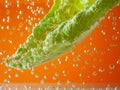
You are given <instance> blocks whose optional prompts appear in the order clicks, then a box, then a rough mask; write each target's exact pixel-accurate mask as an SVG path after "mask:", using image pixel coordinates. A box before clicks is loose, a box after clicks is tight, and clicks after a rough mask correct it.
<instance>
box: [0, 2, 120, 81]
mask: <svg viewBox="0 0 120 90" xmlns="http://www.w3.org/2000/svg"><path fill="white" fill-rule="evenodd" d="M34 2H35V3H34V5H32V4H33V3H32V2H27V1H26V0H21V1H19V3H20V4H18V5H17V2H16V0H9V2H8V3H10V4H9V5H10V6H9V5H8V7H7V6H6V3H5V1H4V0H1V1H0V52H2V55H0V60H1V61H2V58H4V57H6V56H7V55H12V54H13V53H15V51H16V49H17V48H18V47H19V45H20V44H23V43H24V42H25V40H26V38H27V37H28V36H29V34H30V33H31V32H32V28H33V27H34V25H35V23H38V22H39V21H40V20H41V19H42V18H43V17H44V16H45V15H46V14H47V13H48V11H49V10H50V8H51V6H52V4H53V1H52V0H49V2H48V1H47V0H40V1H39V0H34ZM5 6H6V7H7V8H6V7H5ZM37 7H38V8H39V9H40V10H41V12H40V13H38V12H37V10H36V9H37ZM31 8H32V9H31ZM42 10H44V11H42ZM35 13H36V14H35ZM109 16H110V17H109ZM9 17H10V18H9ZM31 18H32V19H31ZM29 20H30V22H29ZM79 55H80V58H81V59H80V61H74V59H75V58H77V57H78V56H79ZM66 56H68V61H65V58H66ZM59 59H60V60H61V61H59V60H58V59H55V60H52V61H50V62H47V63H45V64H43V65H40V66H37V67H35V69H34V72H35V73H34V74H31V70H25V71H24V72H21V71H17V70H14V69H12V70H11V71H8V68H7V67H6V66H5V65H4V64H2V65H0V83H4V81H5V79H7V80H9V81H10V82H11V83H25V82H26V83H39V82H41V80H44V81H45V82H48V83H54V82H57V81H61V82H66V81H67V80H69V81H71V82H73V83H82V82H85V83H120V64H119V60H120V6H117V7H115V8H114V9H113V10H112V11H110V12H109V13H108V14H107V15H106V17H105V18H104V19H103V20H102V22H101V23H100V25H99V26H98V27H97V28H96V29H95V30H94V31H93V33H92V34H91V35H89V36H88V37H87V38H86V39H85V40H84V41H82V43H80V44H79V45H76V47H75V49H74V53H71V52H68V53H66V54H65V55H63V56H61V57H60V58H59ZM53 62H54V63H55V65H53V64H52V63H53ZM60 63H61V64H60ZM45 66H47V67H48V70H44V68H45ZM6 70H7V71H8V73H7V74H6V73H5V72H6ZM55 73H58V74H59V76H58V77H57V78H56V79H54V76H55ZM16 74H18V75H19V77H16ZM10 76H11V77H10ZM38 76H39V77H38ZM37 77H38V78H37Z"/></svg>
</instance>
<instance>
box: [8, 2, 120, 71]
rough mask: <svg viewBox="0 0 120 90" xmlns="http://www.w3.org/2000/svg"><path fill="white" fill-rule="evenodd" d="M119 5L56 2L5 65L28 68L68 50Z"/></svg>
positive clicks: (110, 3)
mask: <svg viewBox="0 0 120 90" xmlns="http://www.w3.org/2000/svg"><path fill="white" fill-rule="evenodd" d="M119 3H120V0H55V1H54V5H53V7H52V8H51V10H50V12H49V13H48V14H47V15H46V16H45V17H44V19H43V20H42V21H41V22H40V24H38V26H37V27H35V28H34V29H33V33H32V34H31V35H30V36H29V37H28V39H27V41H26V44H25V45H23V46H22V47H20V48H19V49H18V50H17V52H16V53H15V54H14V55H13V56H11V57H8V58H7V59H6V65H7V66H9V67H13V68H17V69H22V70H23V69H28V68H31V67H33V66H37V65H40V64H42V63H44V62H47V61H49V60H52V59H54V58H57V57H58V56H60V55H62V54H64V53H65V52H67V51H70V50H71V49H73V48H74V46H75V45H76V44H78V43H80V42H81V41H82V40H83V39H84V38H85V37H87V35H89V34H90V33H91V32H92V31H93V30H94V28H95V27H96V26H97V25H98V23H97V21H98V20H100V19H101V18H102V17H103V16H104V15H105V14H106V13H107V12H108V11H109V10H110V9H112V8H113V7H114V6H116V5H117V4H119Z"/></svg>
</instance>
